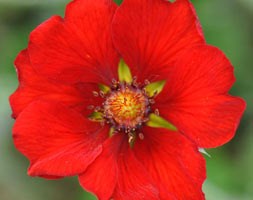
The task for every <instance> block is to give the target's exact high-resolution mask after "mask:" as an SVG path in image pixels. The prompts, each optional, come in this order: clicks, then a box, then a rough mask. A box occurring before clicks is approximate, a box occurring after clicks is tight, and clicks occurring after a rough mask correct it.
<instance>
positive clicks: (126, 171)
mask: <svg viewBox="0 0 253 200" xmlns="http://www.w3.org/2000/svg"><path fill="white" fill-rule="evenodd" d="M120 59H121V61H120ZM123 60H124V61H123ZM125 63H126V64H125ZM15 65H16V67H17V72H18V76H19V82H20V85H19V87H18V89H17V91H16V92H15V93H14V94H13V95H12V96H11V98H10V103H11V107H12V109H13V117H14V118H15V119H16V122H15V125H14V129H13V136H14V142H15V145H16V147H17V149H18V150H19V151H20V152H22V153H23V154H24V155H25V156H26V157H27V158H28V159H29V160H30V167H29V169H28V174H29V175H31V176H41V177H45V178H61V177H65V176H73V175H78V176H79V181H80V183H81V185H82V186H83V187H84V188H85V189H87V190H89V191H91V192H93V193H94V194H96V195H97V196H98V198H99V199H102V200H107V199H111V198H113V199H124V200H139V199H148V200H153V199H162V200H168V199H178V200H185V199H187V200H196V199H198V200H199V199H204V194H203V193H202V189H201V187H202V183H203V181H204V180H205V176H206V173H205V162H204V159H203V157H202V155H201V154H200V153H199V151H198V148H200V147H201V148H211V147H217V146H219V145H222V144H224V143H226V142H228V141H229V140H230V139H231V138H232V137H233V136H234V133H235V131H236V128H237V126H238V123H239V120H240V118H241V115H242V113H243V111H244V109H245V103H244V101H243V100H242V99H240V98H238V97H232V96H230V95H229V94H228V90H229V89H230V88H231V86H232V84H233V83H234V81H235V78H234V75H233V67H232V65H231V64H230V62H229V61H228V59H227V58H226V57H225V55H224V54H223V53H222V52H221V51H220V50H218V49H217V48H215V47H211V46H209V45H207V44H205V41H204V37H203V34H202V30H201V28H200V25H199V22H198V20H197V17H196V15H195V11H194V9H193V7H192V4H191V3H190V2H189V1H188V0H177V1H176V2H174V3H170V2H169V1H165V0H125V1H124V2H123V3H122V5H121V6H119V7H117V6H116V4H115V3H113V2H112V0H75V1H73V2H71V3H70V4H69V5H68V6H67V9H66V14H65V17H64V18H61V17H59V16H54V17H52V18H50V19H49V20H47V21H46V22H44V23H43V24H41V25H40V26H38V27H37V28H36V29H35V30H34V31H33V32H32V33H31V35H30V41H29V44H28V47H27V49H26V50H23V51H22V52H21V53H20V54H19V55H18V57H17V59H16V61H15Z"/></svg>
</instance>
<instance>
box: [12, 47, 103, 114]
mask: <svg viewBox="0 0 253 200" xmlns="http://www.w3.org/2000/svg"><path fill="white" fill-rule="evenodd" d="M15 65H16V68H17V72H18V76H19V82H20V84H19V87H18V89H17V91H16V92H15V93H14V94H12V95H11V97H10V104H11V107H12V110H13V117H14V118H16V117H17V116H18V115H19V113H20V112H22V110H23V109H24V108H26V107H27V106H28V105H29V104H30V103H31V102H33V101H36V100H38V99H44V100H45V99H46V100H51V101H56V102H58V103H63V104H65V105H66V106H67V107H71V108H75V109H76V110H78V111H81V112H82V113H84V114H86V115H87V114H88V112H90V111H89V110H88V109H87V106H88V105H91V104H92V105H95V106H96V105H101V99H99V98H95V97H94V96H93V95H92V91H93V90H98V86H97V84H82V88H85V90H84V89H82V88H81V87H80V86H78V85H65V84H62V83H60V82H52V81H50V80H48V79H46V78H45V77H43V76H41V75H40V74H38V73H36V72H35V70H34V68H33V67H32V65H31V63H30V60H29V55H28V52H27V50H24V51H21V52H20V54H19V55H18V57H17V59H16V60H15Z"/></svg>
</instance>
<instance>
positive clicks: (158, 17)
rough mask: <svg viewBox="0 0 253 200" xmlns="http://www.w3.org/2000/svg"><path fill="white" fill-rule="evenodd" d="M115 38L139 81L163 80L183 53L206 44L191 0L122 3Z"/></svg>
mask: <svg viewBox="0 0 253 200" xmlns="http://www.w3.org/2000/svg"><path fill="white" fill-rule="evenodd" d="M113 39H114V43H115V46H116V47H117V49H118V50H119V52H120V53H121V55H122V57H123V58H124V60H125V61H126V63H127V64H128V65H129V66H130V67H131V68H132V71H133V74H134V75H136V76H137V77H138V80H140V81H143V79H149V80H151V81H152V80H153V79H154V78H156V79H160V80H161V79H162V77H163V75H164V70H166V69H167V67H169V66H171V64H172V63H173V62H174V60H175V58H176V57H177V55H178V54H179V52H180V51H181V50H183V49H184V48H187V47H190V46H193V45H195V44H200V43H203V42H204V38H203V34H202V31H201V28H200V25H199V21H198V20H197V17H196V14H195V11H194V8H193V6H192V4H191V3H190V2H189V1H188V0H177V1H176V2H175V3H171V2H169V1H165V0H125V1H123V3H122V5H121V6H120V7H119V8H118V9H117V11H116V13H115V18H114V20H113ZM159 76H160V77H159ZM158 77H159V78H158Z"/></svg>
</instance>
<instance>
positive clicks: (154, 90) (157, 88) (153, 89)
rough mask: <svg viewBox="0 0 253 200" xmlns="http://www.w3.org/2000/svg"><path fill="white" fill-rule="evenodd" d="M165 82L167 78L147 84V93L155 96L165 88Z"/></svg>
mask: <svg viewBox="0 0 253 200" xmlns="http://www.w3.org/2000/svg"><path fill="white" fill-rule="evenodd" d="M165 83H166V81H165V80H161V81H156V82H153V83H150V84H148V85H147V86H145V87H144V88H145V90H146V93H147V95H148V96H149V97H153V96H155V95H157V94H159V93H160V92H161V91H162V90H163V88H164V85H165Z"/></svg>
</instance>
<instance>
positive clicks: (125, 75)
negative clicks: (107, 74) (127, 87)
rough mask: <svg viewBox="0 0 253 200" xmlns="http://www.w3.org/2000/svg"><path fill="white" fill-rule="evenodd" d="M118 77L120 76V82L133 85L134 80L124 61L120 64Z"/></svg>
mask: <svg viewBox="0 0 253 200" xmlns="http://www.w3.org/2000/svg"><path fill="white" fill-rule="evenodd" d="M118 75H119V81H120V82H125V83H129V84H130V83H132V81H133V78H132V74H131V71H130V69H129V67H128V66H127V64H126V63H125V62H124V60H122V59H121V60H120V62H119V68H118Z"/></svg>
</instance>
